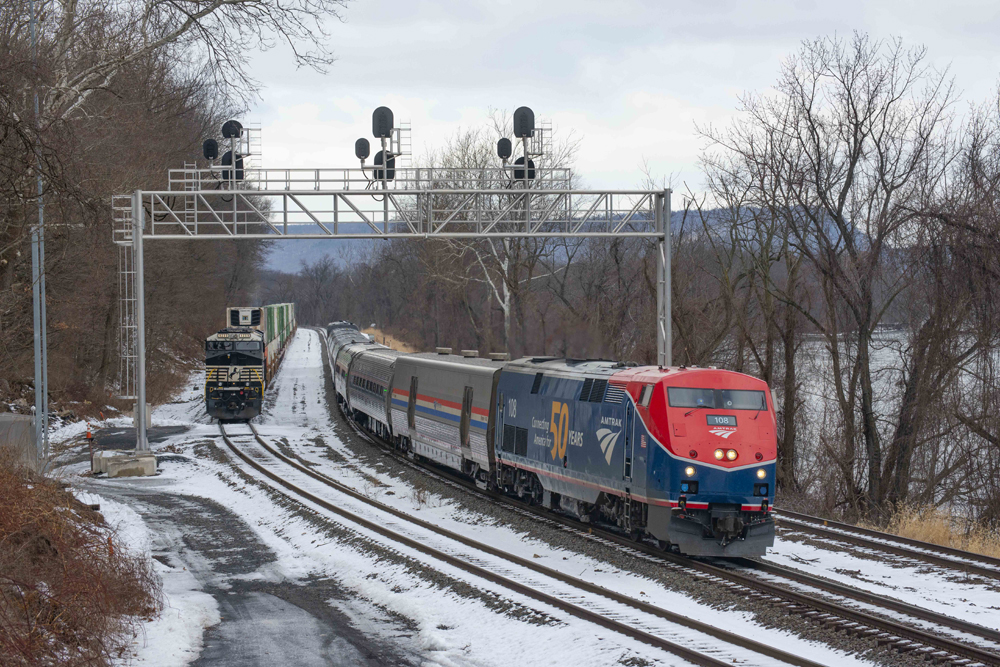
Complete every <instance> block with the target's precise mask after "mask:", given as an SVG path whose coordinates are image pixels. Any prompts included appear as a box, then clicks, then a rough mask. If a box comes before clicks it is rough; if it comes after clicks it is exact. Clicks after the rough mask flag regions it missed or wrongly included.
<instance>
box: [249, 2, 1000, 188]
mask: <svg viewBox="0 0 1000 667" xmlns="http://www.w3.org/2000/svg"><path fill="white" fill-rule="evenodd" d="M343 15H344V22H343V23H334V24H332V25H330V26H329V30H330V35H331V44H332V46H333V48H334V50H335V51H336V54H337V57H338V61H337V62H336V64H335V65H334V66H333V67H332V68H330V71H329V72H328V73H327V74H326V75H319V74H316V73H314V72H311V71H309V70H304V69H302V70H297V71H296V70H295V69H294V66H293V64H292V60H291V58H290V57H289V56H288V54H287V53H286V52H284V51H282V50H281V49H275V50H274V51H270V52H268V53H266V54H263V55H262V56H259V57H257V58H256V60H255V74H256V76H257V78H258V79H259V80H260V81H261V82H262V83H263V84H264V86H265V89H264V90H263V92H262V98H263V101H262V102H261V103H260V104H259V105H258V106H257V107H256V108H255V109H254V110H253V111H252V112H251V113H250V114H248V115H247V120H250V121H259V122H260V123H261V125H262V128H263V147H264V163H265V166H268V167H336V166H353V165H354V164H355V162H356V160H355V159H354V155H353V145H354V140H355V139H356V138H358V137H361V136H364V137H369V138H370V137H371V112H372V110H373V109H374V108H375V107H377V106H379V105H386V106H389V107H390V108H391V109H392V110H393V112H394V113H395V116H396V120H397V121H399V120H408V121H410V123H411V124H412V127H413V132H412V137H413V153H414V160H415V161H416V162H419V158H420V155H421V154H426V152H427V151H428V150H434V149H435V148H436V147H439V146H440V145H441V144H442V143H443V141H444V140H445V139H446V138H447V137H448V136H450V135H452V134H454V133H455V132H456V131H457V130H458V129H459V128H463V127H471V126H476V125H481V124H483V123H484V121H485V119H486V116H487V114H488V112H489V109H490V108H491V107H492V108H501V109H507V110H511V111H512V110H513V109H514V108H516V107H518V106H521V105H527V106H530V107H532V108H533V109H534V111H535V116H536V118H538V119H542V118H544V119H549V120H551V121H552V123H553V126H554V129H555V131H556V134H557V136H566V135H568V134H570V133H573V134H574V135H575V136H577V137H578V138H579V139H580V140H581V144H580V152H579V156H578V160H577V163H576V169H577V172H578V173H579V174H580V175H581V176H582V179H583V183H584V185H586V186H587V187H606V188H611V187H616V188H630V187H635V186H637V185H639V183H640V181H641V180H642V177H643V176H642V165H643V163H644V161H646V162H648V164H649V166H650V168H651V170H652V172H653V173H654V174H655V175H656V176H658V177H665V176H668V175H674V178H675V181H674V187H675V188H682V187H683V183H684V182H687V183H689V184H690V185H691V187H693V188H694V189H696V190H697V189H700V187H701V177H700V175H699V172H698V168H697V160H698V154H699V151H700V149H701V147H702V142H701V141H700V140H699V139H698V137H697V135H696V133H695V123H698V124H707V123H713V124H725V123H727V122H728V121H729V120H730V119H731V118H733V117H734V114H735V111H736V105H737V97H738V96H739V95H740V94H741V93H743V92H745V91H764V90H766V89H767V88H768V87H769V86H771V85H772V84H773V82H774V81H775V80H776V77H777V74H778V70H779V66H780V63H781V60H782V59H783V58H784V57H785V56H787V55H788V54H790V53H793V52H794V51H796V50H797V48H798V46H799V44H800V42H801V41H802V40H804V39H808V38H813V37H818V36H824V35H833V34H839V35H843V36H845V37H848V38H849V37H850V35H851V33H852V31H854V30H862V31H866V32H868V33H869V34H870V35H871V36H872V37H875V38H889V37H891V36H900V37H902V38H903V39H904V40H905V41H906V43H907V44H924V45H926V46H927V47H928V48H929V57H930V61H931V62H932V63H933V64H935V65H936V66H939V67H950V70H951V73H952V74H953V75H954V77H955V81H956V84H957V86H958V88H959V90H960V91H961V93H962V97H963V99H964V100H966V101H967V102H970V103H971V102H977V103H978V102H983V101H985V100H987V99H992V98H993V95H994V89H995V87H996V85H997V82H998V75H1000V48H998V45H997V35H998V34H1000V20H998V15H1000V3H996V2H962V1H955V0H949V1H947V2H941V1H937V2H925V1H922V0H921V1H911V2H898V3H897V2H845V1H840V2H811V1H809V0H802V1H800V2H749V1H745V2H736V1H733V2H725V1H716V2H684V3H681V2H652V1H649V2H642V1H621V0H618V1H604V2H594V1H591V0H568V1H564V0H558V1H555V0H553V1H548V0H541V1H538V2H525V3H508V2H500V1H496V0H494V1H483V0H449V1H440V2H428V1H422V0H406V1H400V0H352V2H351V3H350V4H349V5H348V7H347V8H346V9H345V10H344V12H343ZM373 143H374V142H373Z"/></svg>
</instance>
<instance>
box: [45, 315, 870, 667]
mask: <svg viewBox="0 0 1000 667" xmlns="http://www.w3.org/2000/svg"><path fill="white" fill-rule="evenodd" d="M321 345H322V338H321V336H320V335H319V334H317V333H316V332H315V331H310V330H304V329H303V330H300V331H299V332H298V333H297V334H296V336H295V338H294V340H293V341H292V343H291V344H290V347H289V349H288V351H287V353H286V356H285V359H284V361H283V362H282V366H281V369H280V371H279V374H278V377H277V378H276V381H275V383H274V385H273V386H272V388H271V389H270V390H269V396H268V399H267V403H266V405H265V411H266V414H265V415H263V416H262V417H261V418H259V420H258V421H260V422H261V424H260V426H259V430H260V432H261V434H262V435H263V436H264V437H265V438H266V439H268V440H273V441H277V442H280V443H281V444H282V445H283V446H285V447H288V448H290V449H291V450H293V451H294V452H295V453H296V454H298V455H300V456H302V457H303V458H305V459H307V460H309V461H310V462H312V463H314V464H315V468H316V469H317V470H318V471H320V472H323V473H325V474H328V475H330V476H332V477H335V478H337V479H339V480H340V481H342V482H343V483H345V484H348V485H350V486H353V487H354V488H356V489H358V490H360V491H362V492H365V493H368V494H369V495H372V496H373V497H377V499H378V500H380V501H381V502H383V503H386V504H389V505H392V506H394V507H396V508H398V509H401V510H404V511H406V512H411V513H413V514H414V515H415V516H419V517H420V518H422V519H424V520H428V521H431V522H434V523H437V524H438V525H441V526H443V527H445V528H447V529H449V530H451V531H454V532H457V533H462V534H465V535H469V536H472V537H474V538H475V539H477V540H479V541H481V542H485V543H488V544H491V545H494V546H498V547H501V548H503V549H506V550H508V551H510V552H511V553H514V554H517V555H519V556H523V557H526V558H533V559H536V560H537V562H539V563H541V564H543V565H546V566H548V567H552V568H554V569H559V570H561V571H564V572H567V573H568V574H571V575H573V576H576V577H580V578H584V579H587V580H589V581H593V582H595V583H598V584H600V585H602V586H605V587H607V588H611V589H614V590H617V591H620V592H622V593H625V594H628V595H631V596H633V597H635V598H636V599H640V600H643V601H646V602H650V603H652V604H655V605H657V606H661V607H663V608H666V609H671V610H679V609H683V610H684V612H685V613H686V614H688V615H689V616H691V617H693V618H696V619H698V620H703V621H708V622H711V623H713V624H714V625H716V626H717V627H722V628H725V629H727V630H729V631H732V632H736V633H741V634H747V635H751V636H753V637H754V638H755V639H757V640H758V641H761V642H765V643H768V644H772V645H775V646H779V647H780V648H782V649H784V650H788V651H791V652H795V653H798V654H800V655H805V656H808V657H809V658H810V659H813V660H817V661H819V662H822V663H825V664H838V665H849V664H867V663H864V662H862V661H859V660H858V659H856V658H855V657H853V656H847V655H845V654H843V653H842V652H839V651H835V650H832V649H830V648H829V647H826V646H823V645H821V644H818V643H816V642H808V641H805V640H802V639H800V638H798V637H795V636H793V635H791V634H790V633H788V632H784V631H780V630H774V629H768V628H764V627H762V626H760V625H758V624H756V623H755V622H754V621H753V619H752V617H751V616H750V615H749V614H747V613H743V612H737V611H726V610H718V609H712V608H710V607H707V606H704V605H701V604H699V603H697V602H695V601H694V600H692V599H691V598H689V597H687V596H685V595H682V594H680V593H677V592H674V591H671V590H667V589H665V588H663V587H662V586H661V585H660V584H658V583H655V582H652V581H651V580H649V579H645V578H642V577H639V576H636V575H633V574H630V573H625V572H621V571H619V570H616V569H615V568H614V567H611V566H609V565H608V564H607V563H603V562H601V561H598V560H595V559H592V558H589V557H586V556H583V555H581V554H577V553H573V552H568V551H565V550H561V549H557V548H554V547H551V546H549V545H547V544H545V543H542V542H539V541H536V540H531V539H528V538H527V537H526V536H524V535H522V534H519V533H517V532H515V531H514V530H512V529H511V528H510V527H508V526H505V525H496V524H494V523H492V522H491V521H484V520H483V518H482V517H481V516H478V515H476V514H474V513H472V512H470V511H468V510H465V509H463V508H462V507H461V506H460V505H459V504H458V503H455V502H453V501H450V500H445V499H443V498H440V497H437V496H433V495H427V494H426V493H424V492H422V491H420V490H418V489H415V488H413V487H412V486H410V485H408V484H406V483H405V482H403V481H400V480H398V479H395V478H393V477H390V476H388V475H386V474H382V473H379V472H378V471H376V470H374V469H372V468H370V467H368V466H365V465H364V464H362V463H360V462H359V461H358V460H356V459H354V458H353V456H352V453H351V451H350V449H349V448H348V447H346V445H344V443H343V442H341V440H340V438H339V437H338V436H337V432H336V429H335V428H334V427H335V424H334V422H333V419H332V417H331V412H330V407H329V406H328V405H327V402H326V394H325V377H324V373H325V372H326V371H325V369H324V366H323V361H322V348H321ZM202 380H203V378H202V377H201V374H199V373H195V374H193V376H192V379H191V381H190V383H189V385H188V386H187V387H186V388H185V389H184V391H183V392H182V393H181V395H180V396H179V397H178V399H177V400H176V401H175V402H173V403H171V404H168V405H165V406H161V407H159V408H157V409H156V410H155V411H154V413H153V424H154V427H155V426H163V425H170V426H180V425H183V426H185V427H186V431H185V432H183V433H178V434H175V435H171V436H168V437H165V438H164V439H163V440H161V441H160V442H158V443H156V444H154V445H153V447H154V449H155V450H161V451H162V450H164V449H165V450H166V451H168V452H171V453H172V454H171V455H170V456H169V457H167V458H166V459H164V460H163V461H162V462H161V466H160V474H158V475H157V476H156V477H154V478H131V479H117V480H107V479H102V478H89V477H80V476H79V475H81V474H82V473H85V472H86V470H87V464H86V462H77V463H70V464H67V465H65V466H64V467H63V469H62V471H63V474H64V477H65V479H66V480H67V481H69V482H71V483H74V484H75V485H76V486H78V487H85V489H86V491H87V492H89V493H93V494H97V495H99V496H100V497H101V498H100V500H99V501H98V502H100V503H101V508H102V511H105V513H106V516H108V520H109V521H111V522H112V523H113V524H115V525H119V526H120V527H121V528H122V535H123V538H124V539H125V540H126V541H127V542H128V543H129V544H130V545H131V546H132V548H134V549H138V550H142V551H144V552H146V553H149V550H150V545H151V543H152V542H153V541H154V540H155V539H156V536H151V535H150V533H149V531H148V530H147V529H145V527H144V524H143V521H142V518H141V517H140V516H139V515H138V514H137V513H136V512H135V511H134V510H132V509H131V508H129V507H128V506H126V505H124V504H122V503H120V502H116V501H115V500H112V499H111V498H110V496H114V495H116V494H117V493H121V492H122V491H124V490H127V491H129V493H134V494H136V495H135V497H136V498H137V499H138V498H141V497H142V496H141V494H142V493H158V494H163V493H169V494H177V495H180V496H197V497H201V498H208V499H211V500H212V501H214V502H216V503H218V504H219V505H221V506H222V507H224V508H226V509H227V510H228V511H230V512H232V513H233V514H235V516H236V517H238V519H239V520H241V521H242V522H243V523H244V524H245V525H246V527H247V528H248V529H249V530H250V531H252V534H253V535H254V537H255V538H256V539H258V540H259V541H260V542H261V543H262V544H263V545H265V546H266V548H267V549H269V550H270V551H271V552H273V554H274V559H273V561H271V562H268V563H267V564H265V565H262V566H260V567H259V568H257V569H256V570H255V571H253V572H252V573H251V574H247V575H240V576H241V577H244V578H245V579H247V580H253V581H264V582H289V581H291V582H300V583H304V582H306V581H307V580H311V579H312V578H315V577H329V578H331V579H335V580H336V581H337V583H338V584H339V585H340V586H341V587H342V588H343V589H345V590H348V591H350V592H351V593H352V599H351V600H347V601H345V600H342V599H338V600H330V601H329V604H330V605H331V606H332V607H334V608H336V609H338V610H339V611H341V612H343V613H345V614H347V615H348V616H350V617H351V618H352V619H356V623H355V625H356V627H358V628H360V629H361V630H362V631H364V632H365V633H370V634H384V635H386V637H387V638H388V639H393V640H396V639H398V636H390V635H391V634H392V633H393V632H396V633H397V635H398V629H397V630H392V629H388V628H386V627H383V625H382V624H380V622H379V620H378V619H379V617H380V616H379V615H380V614H382V613H386V612H387V613H390V614H391V615H394V616H399V617H402V618H405V619H407V624H408V627H412V629H413V630H412V637H410V638H409V641H412V642H413V643H414V644H415V645H416V647H417V649H418V651H419V653H420V656H421V659H422V660H423V661H424V664H429V665H449V666H450V665H476V666H478V665H482V666H487V665H509V664H515V663H522V664H545V665H574V666H575V667H585V666H587V665H595V666H596V665H608V664H614V663H616V662H619V661H625V660H629V659H631V658H636V659H637V660H645V661H647V662H646V664H650V665H674V664H684V663H683V662H682V661H680V660H677V659H676V658H673V657H672V656H669V655H665V654H663V653H660V652H659V651H657V650H655V649H652V648H651V647H649V646H647V645H645V644H641V643H638V642H635V641H633V640H630V639H628V638H625V637H622V636H620V635H617V634H616V633H613V632H610V631H607V630H603V629H600V628H596V627H595V626H593V625H591V624H589V623H586V622H584V621H581V620H579V619H575V618H573V617H569V616H566V615H565V614H563V613H561V612H559V611H556V610H553V609H549V608H547V607H546V606H545V605H541V604H539V603H536V602H535V601H533V600H531V599H529V598H525V597H523V596H519V595H515V594H512V593H510V592H508V591H506V590H504V589H501V588H498V587H496V586H493V585H492V584H488V583H485V582H481V581H479V580H477V579H475V578H473V577H470V576H469V575H466V574H465V573H463V572H460V571H458V570H455V569H453V568H450V567H449V566H445V565H442V564H435V565H434V566H433V568H429V567H425V566H423V565H421V566H419V567H414V565H413V564H414V563H424V562H425V561H426V560H427V559H426V557H425V556H423V555H421V554H419V553H416V552H410V551H409V550H407V549H405V548H402V547H395V546H391V543H390V542H388V540H386V539H384V538H380V537H377V536H374V535H371V534H368V533H367V532H366V531H364V530H363V529H360V528H357V527H354V526H352V525H351V524H349V523H348V522H346V521H345V520H343V519H339V518H336V517H333V516H330V515H328V514H326V513H324V512H318V514H320V515H322V516H323V517H324V518H323V521H319V520H317V517H316V515H314V514H309V513H304V512H303V511H301V510H300V509H299V508H297V507H296V506H295V505H293V504H291V503H288V502H287V501H286V500H285V499H283V498H282V497H280V496H279V495H278V494H276V493H275V492H274V491H273V490H272V489H270V488H269V487H265V486H264V485H262V484H261V483H259V482H257V481H255V480H254V479H250V478H248V477H247V476H245V475H244V474H241V473H240V472H238V469H241V466H240V465H238V464H235V463H234V458H233V457H230V456H228V455H226V454H223V451H224V446H223V445H222V444H221V439H220V438H219V434H218V430H217V427H216V426H215V425H212V424H210V423H209V420H208V419H207V417H206V416H205V414H204V408H203V403H202V395H201V386H202ZM341 428H342V427H341ZM330 449H332V450H334V452H336V453H337V454H338V455H334V456H332V457H331V455H330ZM177 452H179V453H177ZM63 460H64V461H65V460H68V456H64V457H63ZM282 474H284V472H283V473H282ZM315 492H316V494H317V495H322V496H324V497H328V498H330V499H333V500H336V499H337V494H336V492H334V491H332V490H329V489H325V490H323V489H320V488H316V489H315ZM331 523H332V524H337V525H339V526H342V528H341V529H337V528H330V527H329V526H330V524H331ZM348 536H349V537H348ZM359 536H360V537H361V538H363V539H358V538H359ZM183 537H184V536H181V538H183ZM373 544H374V545H375V546H374V547H373V546H371V545H373ZM782 547H783V544H780V543H779V549H778V553H782V551H781V548H782ZM386 549H388V550H389V552H391V554H395V555H394V556H393V555H391V554H389V552H387V551H385V550H386ZM812 557H813V555H810V556H809V558H812ZM823 558H825V556H823V555H822V554H821V555H820V559H821V560H822V559H823ZM157 567H158V572H159V573H160V575H161V577H163V580H164V594H165V598H166V601H167V608H166V611H165V612H164V614H163V615H162V616H161V617H160V618H159V619H157V620H156V621H154V622H152V623H149V624H147V625H146V627H145V633H146V634H145V639H144V641H139V642H138V643H137V645H136V653H137V655H136V658H135V662H136V663H138V664H146V665H157V667H159V666H160V665H163V666H164V667H165V666H166V665H184V664H187V663H188V662H190V661H191V660H192V659H193V658H194V657H195V656H197V654H198V652H199V651H200V650H201V642H202V630H203V629H204V628H207V627H210V626H212V625H214V624H216V623H219V622H220V619H219V615H218V607H217V605H216V604H215V603H216V600H215V599H214V598H213V597H212V596H211V595H209V594H208V593H205V592H204V589H205V588H206V587H207V586H226V585H227V584H226V580H225V579H224V578H221V577H220V578H218V579H217V580H214V581H204V580H197V579H196V578H195V577H193V576H192V575H191V574H190V573H187V574H186V575H185V572H186V570H184V569H183V568H180V567H176V566H175V567H168V566H166V565H163V564H162V563H159V562H157ZM438 573H439V574H438ZM442 577H443V578H444V579H442ZM231 580H232V578H230V581H231ZM448 581H451V582H452V583H447V582H448ZM454 582H468V583H469V584H471V587H465V588H463V587H462V586H458V587H456V586H455V585H454ZM484 594H485V597H484Z"/></svg>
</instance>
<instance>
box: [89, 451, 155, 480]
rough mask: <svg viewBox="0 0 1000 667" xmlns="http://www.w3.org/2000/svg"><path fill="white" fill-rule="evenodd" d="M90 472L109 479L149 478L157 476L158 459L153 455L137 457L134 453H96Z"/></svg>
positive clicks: (146, 454)
mask: <svg viewBox="0 0 1000 667" xmlns="http://www.w3.org/2000/svg"><path fill="white" fill-rule="evenodd" d="M90 470H91V472H93V473H104V474H106V475H107V476H108V477H148V476H150V475H155V474H156V457H155V456H153V455H152V454H151V453H145V454H139V455H137V454H136V453H135V452H134V451H133V452H122V451H114V450H110V451H102V452H94V462H93V463H92V464H91V466H90Z"/></svg>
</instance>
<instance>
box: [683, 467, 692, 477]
mask: <svg viewBox="0 0 1000 667" xmlns="http://www.w3.org/2000/svg"><path fill="white" fill-rule="evenodd" d="M684 474H685V475H687V476H688V477H694V468H693V467H692V466H688V467H687V468H684Z"/></svg>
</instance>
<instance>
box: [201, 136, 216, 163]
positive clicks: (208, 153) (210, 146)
mask: <svg viewBox="0 0 1000 667" xmlns="http://www.w3.org/2000/svg"><path fill="white" fill-rule="evenodd" d="M201 154H202V155H204V156H205V159H206V160H214V159H215V158H217V157H219V142H218V141H216V140H215V139H206V140H205V143H203V144H202V145H201Z"/></svg>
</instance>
